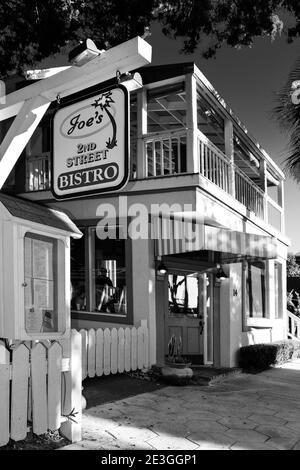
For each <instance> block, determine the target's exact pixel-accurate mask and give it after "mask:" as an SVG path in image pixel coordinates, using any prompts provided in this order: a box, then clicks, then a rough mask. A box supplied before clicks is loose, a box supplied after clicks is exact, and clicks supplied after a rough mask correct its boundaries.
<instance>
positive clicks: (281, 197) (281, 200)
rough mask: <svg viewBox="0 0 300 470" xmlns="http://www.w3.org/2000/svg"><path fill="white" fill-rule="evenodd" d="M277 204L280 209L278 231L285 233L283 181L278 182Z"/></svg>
mask: <svg viewBox="0 0 300 470" xmlns="http://www.w3.org/2000/svg"><path fill="white" fill-rule="evenodd" d="M278 204H279V206H280V207H281V212H280V230H281V232H283V233H284V232H285V225H284V181H283V180H280V183H279V187H278Z"/></svg>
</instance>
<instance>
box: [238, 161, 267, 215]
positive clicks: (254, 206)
mask: <svg viewBox="0 0 300 470" xmlns="http://www.w3.org/2000/svg"><path fill="white" fill-rule="evenodd" d="M234 174H235V198H236V199H237V200H238V201H239V202H241V203H242V204H243V205H244V206H245V207H247V209H249V210H250V211H252V212H254V213H255V215H257V217H260V218H261V219H263V217H264V192H263V191H262V189H260V188H259V187H258V186H257V185H256V184H255V183H253V181H251V179H250V178H249V177H248V176H247V175H245V173H243V172H242V171H241V170H240V169H239V168H238V167H237V166H235V169H234Z"/></svg>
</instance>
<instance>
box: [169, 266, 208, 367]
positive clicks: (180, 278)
mask: <svg viewBox="0 0 300 470" xmlns="http://www.w3.org/2000/svg"><path fill="white" fill-rule="evenodd" d="M209 279H210V277H209V276H207V275H206V274H205V273H193V274H183V273H182V274H178V273H175V272H174V273H172V272H169V274H168V309H167V311H166V312H165V354H166V355H167V354H168V343H169V341H170V339H171V337H172V335H175V337H176V343H177V345H178V344H179V345H181V354H182V355H183V356H184V357H186V358H187V359H188V360H190V361H191V362H192V363H193V364H203V363H207V362H210V361H209V358H208V357H207V356H208V355H207V352H208V351H207V348H208V347H209V346H210V341H207V339H208V338H207V334H208V333H209V331H208V330H210V327H211V325H210V323H209V322H208V321H207V315H208V314H209V316H211V315H210V311H211V306H212V303H211V299H210V295H208V294H209V292H210V290H209V284H210V283H209ZM207 323H208V324H207ZM207 327H208V328H207Z"/></svg>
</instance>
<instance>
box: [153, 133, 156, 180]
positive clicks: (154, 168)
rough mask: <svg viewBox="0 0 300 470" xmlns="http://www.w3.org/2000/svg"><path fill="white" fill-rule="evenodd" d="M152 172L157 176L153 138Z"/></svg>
mask: <svg viewBox="0 0 300 470" xmlns="http://www.w3.org/2000/svg"><path fill="white" fill-rule="evenodd" d="M152 174H153V176H156V153H155V141H154V140H152Z"/></svg>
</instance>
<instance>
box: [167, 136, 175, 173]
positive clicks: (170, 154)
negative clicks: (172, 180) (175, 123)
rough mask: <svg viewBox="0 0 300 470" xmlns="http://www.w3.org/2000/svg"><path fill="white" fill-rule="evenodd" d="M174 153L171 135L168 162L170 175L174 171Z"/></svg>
mask: <svg viewBox="0 0 300 470" xmlns="http://www.w3.org/2000/svg"><path fill="white" fill-rule="evenodd" d="M172 154H173V149H172V140H171V137H169V162H168V166H169V173H170V175H172V174H173V173H174V172H173V168H172Z"/></svg>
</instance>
